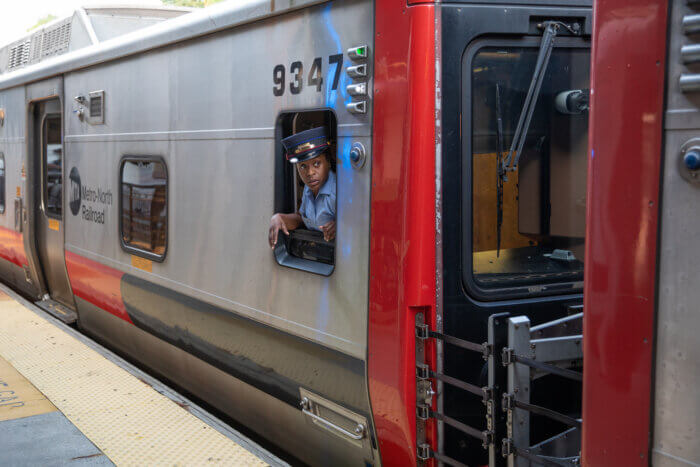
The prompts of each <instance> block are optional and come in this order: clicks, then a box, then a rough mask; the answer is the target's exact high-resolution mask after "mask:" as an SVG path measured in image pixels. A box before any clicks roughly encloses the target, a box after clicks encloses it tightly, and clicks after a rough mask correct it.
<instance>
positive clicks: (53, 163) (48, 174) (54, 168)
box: [42, 115, 63, 219]
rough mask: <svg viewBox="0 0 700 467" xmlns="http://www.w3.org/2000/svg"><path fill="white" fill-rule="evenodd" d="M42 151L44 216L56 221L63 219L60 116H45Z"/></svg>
mask: <svg viewBox="0 0 700 467" xmlns="http://www.w3.org/2000/svg"><path fill="white" fill-rule="evenodd" d="M42 141H43V150H44V161H45V162H44V163H45V164H46V166H45V167H44V185H45V186H44V195H45V198H44V203H45V206H46V215H47V216H49V217H53V218H56V219H62V217H63V144H62V141H61V116H60V115H47V116H46V118H44V123H43V139H42Z"/></svg>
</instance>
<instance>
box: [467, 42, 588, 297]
mask: <svg viewBox="0 0 700 467" xmlns="http://www.w3.org/2000/svg"><path fill="white" fill-rule="evenodd" d="M538 55H539V50H538V48H536V47H523V46H522V45H520V46H516V45H503V46H485V47H482V48H480V49H479V50H478V51H477V52H476V53H475V55H474V57H473V59H472V61H471V67H470V73H471V103H472V109H471V113H472V139H471V152H472V162H471V163H472V195H473V196H472V219H471V222H472V225H471V227H469V228H470V229H471V240H472V241H471V246H472V255H471V262H472V264H471V271H472V276H471V277H472V279H473V283H474V284H475V285H476V286H477V288H479V289H481V290H482V291H485V292H487V293H488V292H489V291H491V292H495V290H496V289H498V290H499V291H502V290H503V289H513V288H523V287H524V289H521V290H518V291H516V293H518V294H521V293H543V292H547V291H551V290H554V288H555V287H556V288H561V287H564V288H567V289H569V290H571V289H573V288H580V286H581V283H580V281H582V279H583V266H584V265H583V259H584V244H585V212H586V209H585V208H586V206H585V201H586V175H587V158H586V152H587V135H588V112H587V109H588V107H587V99H588V89H587V87H588V81H589V70H590V68H589V57H590V55H589V50H588V49H586V48H564V47H559V48H554V49H553V50H552V51H551V56H550V58H549V64H548V66H547V67H546V69H545V70H544V72H543V73H542V74H541V76H540V77H539V78H540V79H541V82H540V83H539V86H540V88H539V89H538V90H537V94H538V95H537V96H536V101H535V104H534V109H531V111H530V117H531V121H530V123H529V128H528V129H527V130H526V131H525V132H523V133H520V136H521V137H522V138H523V139H522V140H521V141H518V142H517V147H516V151H513V152H510V151H508V148H509V147H511V148H512V146H513V139H514V137H515V136H516V133H518V132H517V127H518V126H519V123H518V122H519V119H520V118H521V114H522V113H523V112H522V109H523V106H524V105H525V103H526V99H527V95H528V90H529V89H530V88H531V85H532V81H533V71H534V70H535V67H536V64H537V59H538ZM508 157H512V158H515V160H517V161H518V164H517V166H515V167H514V168H513V169H512V170H508V171H507V172H506V171H505V170H504V166H505V164H504V163H505V162H508V160H509V159H508ZM467 270H468V269H467Z"/></svg>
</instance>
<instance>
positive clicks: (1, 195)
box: [0, 151, 7, 215]
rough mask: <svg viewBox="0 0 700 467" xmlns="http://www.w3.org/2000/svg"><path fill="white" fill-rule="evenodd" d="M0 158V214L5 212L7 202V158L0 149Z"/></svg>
mask: <svg viewBox="0 0 700 467" xmlns="http://www.w3.org/2000/svg"><path fill="white" fill-rule="evenodd" d="M0 159H2V177H0V178H2V190H0V201H2V204H0V215H4V214H5V205H6V204H7V160H6V159H5V153H4V152H2V151H0Z"/></svg>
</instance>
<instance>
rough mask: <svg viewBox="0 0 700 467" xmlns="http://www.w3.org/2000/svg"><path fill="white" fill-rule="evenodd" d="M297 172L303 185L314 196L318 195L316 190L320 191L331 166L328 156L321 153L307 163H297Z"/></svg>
mask: <svg viewBox="0 0 700 467" xmlns="http://www.w3.org/2000/svg"><path fill="white" fill-rule="evenodd" d="M297 170H298V171H299V176H300V177H301V181H302V182H304V185H306V186H308V187H309V189H310V190H311V192H312V193H313V194H314V196H316V195H318V190H320V189H321V187H322V186H323V184H324V183H326V180H328V173H329V172H330V170H331V164H330V162H328V156H327V155H326V154H325V153H323V154H320V155H318V156H316V157H314V158H313V159H309V160H308V161H304V162H298V163H297Z"/></svg>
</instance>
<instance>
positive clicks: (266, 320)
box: [0, 0, 592, 466]
mask: <svg viewBox="0 0 700 467" xmlns="http://www.w3.org/2000/svg"><path fill="white" fill-rule="evenodd" d="M591 6H592V5H591V1H590V0H557V1H548V0H530V1H520V0H507V1H505V2H500V1H499V2H495V1H491V0H486V1H480V2H472V3H469V2H459V1H452V0H449V1H448V0H443V1H442V2H429V1H419V0H408V1H406V0H381V1H379V0H378V1H371V0H335V1H322V0H295V1H281V0H277V1H274V0H246V1H241V2H238V1H236V2H229V3H223V4H221V5H215V6H213V7H210V8H207V9H206V10H202V11H197V12H191V13H187V14H184V15H182V16H179V17H176V18H172V19H169V20H167V21H163V22H159V23H158V24H154V25H151V26H149V27H147V28H143V29H140V30H137V31H133V32H130V33H127V34H124V35H119V36H118V37H113V38H111V39H108V40H104V41H96V42H95V43H94V44H92V45H88V46H86V47H82V48H76V49H75V50H69V49H70V48H68V49H66V53H62V54H55V55H53V56H47V57H46V59H41V60H37V61H36V62H35V63H29V62H27V63H24V64H23V65H22V66H13V67H12V69H11V70H9V71H8V72H6V73H4V74H2V75H0V115H2V119H1V121H2V123H0V161H1V163H0V167H1V168H2V170H0V184H2V187H3V188H4V191H2V201H3V202H2V203H1V204H2V211H3V212H2V214H0V224H1V225H2V228H0V234H1V235H2V238H0V258H1V259H0V276H1V277H2V279H3V280H4V281H6V282H8V283H12V284H14V285H15V286H16V287H17V288H19V289H21V290H22V291H23V292H24V293H26V294H28V295H30V296H32V297H34V298H35V300H37V301H39V303H40V304H41V305H42V306H43V307H44V308H46V309H48V310H50V311H51V312H52V313H54V314H56V315H57V316H61V317H63V319H65V320H67V321H70V320H73V319H74V320H76V322H77V325H78V326H79V327H80V328H81V329H82V330H84V331H85V332H86V333H88V334H90V335H92V336H94V337H96V338H98V339H99V340H100V341H102V342H105V343H107V344H108V345H110V346H111V347H113V348H115V349H117V350H119V351H120V352H122V353H123V354H126V355H128V356H130V357H131V358H133V359H136V360H138V361H139V362H141V363H143V364H144V365H146V366H148V367H150V368H152V369H153V370H154V371H155V372H157V373H159V374H160V375H162V376H163V377H165V378H167V379H168V380H170V381H172V382H174V383H175V384H177V385H178V386H180V387H181V388H184V389H185V390H187V391H189V392H190V393H192V394H194V395H196V396H197V397H199V398H201V399H203V400H205V401H207V402H208V403H209V404H210V405H211V406H213V407H215V408H217V409H218V410H220V411H221V412H223V413H225V414H227V415H228V416H230V417H232V418H234V419H236V420H238V421H239V422H241V423H242V424H244V425H245V426H247V427H249V428H250V429H251V430H253V431H255V432H257V433H259V434H260V435H261V436H262V437H264V438H266V439H268V440H270V442H272V443H274V444H276V445H277V446H279V447H280V448H281V449H283V450H285V451H287V452H289V453H291V454H293V455H294V456H295V457H296V458H298V459H300V460H301V461H303V462H305V463H309V464H313V465H363V464H364V465H380V464H384V465H402V466H403V465H416V464H435V463H437V462H443V463H446V464H451V465H462V464H469V465H485V464H490V465H494V466H495V465H505V464H511V465H514V464H517V465H524V464H525V463H527V462H534V463H537V462H540V463H542V462H545V463H546V462H550V463H551V462H558V463H559V464H562V463H564V464H566V463H568V464H573V463H576V462H578V458H579V451H580V431H581V410H582V409H581V394H582V389H581V372H580V370H581V366H582V361H583V359H582V357H583V355H582V351H581V347H582V336H581V319H582V303H583V285H584V280H583V269H584V251H585V248H586V241H585V239H586V229H587V226H586V199H587V198H586V196H587V195H586V186H587V185H586V180H587V164H588V157H587V140H588V99H589V92H588V89H589V84H588V83H589V74H590V46H591V33H592V21H591V18H592V11H591ZM24 43H25V42H23V44H24ZM26 43H28V44H30V46H29V49H28V50H27V52H26V53H27V54H29V55H30V56H32V55H31V51H32V50H34V49H32V48H31V47H35V45H33V44H34V43H33V42H31V41H29V42H26ZM23 50H24V49H23ZM23 50H22V53H24V52H23ZM18 54H19V52H17V51H15V52H14V54H13V53H9V54H8V55H7V56H8V57H10V58H12V57H15V59H16V57H17V56H19V55H18ZM2 56H3V55H2V54H0V58H1V57H2ZM8 59H9V58H8ZM319 126H322V127H325V128H327V129H328V132H329V143H330V153H331V155H332V157H331V159H332V160H331V165H332V166H333V169H334V172H335V180H336V187H335V188H336V191H337V205H336V207H337V219H336V222H337V233H336V238H335V239H334V240H333V241H326V240H325V239H324V238H322V236H319V234H317V233H314V232H313V231H309V230H305V229H297V230H295V231H293V232H291V233H290V234H289V235H284V236H283V237H281V238H282V240H281V241H279V242H278V243H277V244H276V246H275V247H274V249H271V248H270V247H269V246H268V228H269V223H270V217H271V216H272V215H273V214H274V213H276V212H287V213H290V212H294V211H295V210H296V209H298V207H299V202H300V197H301V194H302V192H301V188H302V187H301V185H300V181H299V179H298V178H297V175H296V171H295V170H294V168H293V167H292V166H291V165H290V164H289V163H288V162H287V161H286V160H285V157H284V150H283V145H282V143H281V142H282V140H283V139H284V138H287V137H289V136H291V135H293V134H296V133H298V132H300V131H303V130H306V129H309V128H316V127H319Z"/></svg>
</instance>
